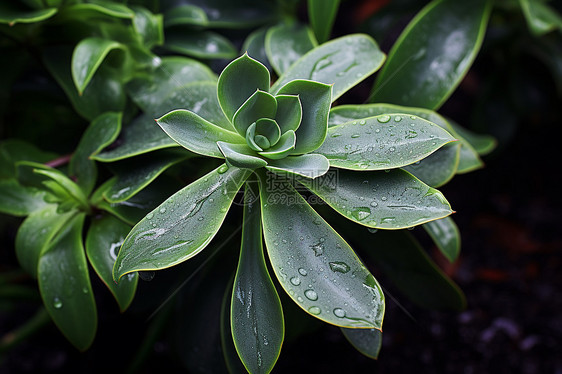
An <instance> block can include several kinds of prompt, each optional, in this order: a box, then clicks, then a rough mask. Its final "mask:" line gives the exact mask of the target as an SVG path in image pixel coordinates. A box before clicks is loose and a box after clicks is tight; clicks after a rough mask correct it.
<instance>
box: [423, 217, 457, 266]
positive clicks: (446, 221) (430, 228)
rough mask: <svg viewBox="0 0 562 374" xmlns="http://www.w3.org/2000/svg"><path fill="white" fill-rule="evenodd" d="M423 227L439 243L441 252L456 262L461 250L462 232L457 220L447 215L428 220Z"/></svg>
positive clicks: (438, 246)
mask: <svg viewBox="0 0 562 374" xmlns="http://www.w3.org/2000/svg"><path fill="white" fill-rule="evenodd" d="M423 228H424V229H425V231H427V233H428V234H429V235H430V236H431V238H432V239H433V241H434V242H435V244H437V248H439V250H440V251H441V253H443V255H444V256H445V257H447V259H448V260H449V261H450V262H455V261H456V259H457V258H458V257H459V253H460V251H461V234H460V232H459V228H458V227H457V225H456V223H455V221H453V219H452V218H451V217H445V218H443V219H438V220H436V221H432V222H428V223H426V224H424V225H423Z"/></svg>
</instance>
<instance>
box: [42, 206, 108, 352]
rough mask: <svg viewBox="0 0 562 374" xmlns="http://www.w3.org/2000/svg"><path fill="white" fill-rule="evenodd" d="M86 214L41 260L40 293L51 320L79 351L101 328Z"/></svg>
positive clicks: (67, 228) (75, 220) (61, 234)
mask: <svg viewBox="0 0 562 374" xmlns="http://www.w3.org/2000/svg"><path fill="white" fill-rule="evenodd" d="M84 218H85V215H84V214H78V215H76V216H75V217H74V218H72V219H71V220H70V221H69V222H68V223H67V224H66V225H65V227H64V228H63V229H62V230H61V231H60V232H59V234H58V235H57V236H56V238H54V239H53V240H52V242H51V243H50V244H49V246H48V248H47V249H46V250H45V251H44V253H43V254H42V255H41V258H40V259H39V265H38V270H37V274H38V279H39V290H40V291H41V297H42V298H43V303H44V304H45V307H46V308H47V311H48V312H49V314H50V315H51V318H52V319H53V321H54V322H55V324H56V325H57V327H58V328H59V329H60V330H61V332H62V333H63V334H64V335H65V336H66V338H67V339H68V340H69V341H70V342H71V343H72V344H73V345H74V346H75V347H76V348H78V349H79V350H81V351H84V350H86V349H87V348H88V347H89V346H90V345H91V344H92V341H93V340H94V336H95V335H96V328H97V312H96V302H95V300H94V296H93V293H92V286H91V285H90V277H89V275H88V264H87V263H86V255H85V253H84V247H83V245H82V228H83V226H84Z"/></svg>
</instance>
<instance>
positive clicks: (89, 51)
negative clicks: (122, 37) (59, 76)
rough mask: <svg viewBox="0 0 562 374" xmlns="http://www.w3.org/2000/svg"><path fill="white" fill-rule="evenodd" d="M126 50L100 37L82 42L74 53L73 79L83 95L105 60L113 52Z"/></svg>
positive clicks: (72, 64) (72, 63)
mask: <svg viewBox="0 0 562 374" xmlns="http://www.w3.org/2000/svg"><path fill="white" fill-rule="evenodd" d="M117 49H121V50H124V46H123V45H121V44H120V43H117V42H115V41H113V40H107V39H102V38H98V37H91V38H86V39H83V40H82V41H80V43H78V45H77V46H76V48H75V49H74V52H73V53H72V62H71V68H72V79H73V81H74V84H75V85H76V88H77V89H78V93H79V94H80V95H81V94H82V93H83V92H84V89H85V88H86V86H87V85H88V83H90V80H91V79H92V77H93V76H94V74H95V72H96V71H97V70H98V68H99V67H100V65H101V63H102V62H103V60H104V59H105V58H106V56H107V55H108V54H109V52H111V51H113V50H117Z"/></svg>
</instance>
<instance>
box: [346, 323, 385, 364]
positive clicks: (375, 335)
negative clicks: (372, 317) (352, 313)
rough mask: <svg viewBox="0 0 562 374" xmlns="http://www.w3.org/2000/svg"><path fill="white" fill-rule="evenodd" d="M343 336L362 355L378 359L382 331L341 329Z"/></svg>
mask: <svg viewBox="0 0 562 374" xmlns="http://www.w3.org/2000/svg"><path fill="white" fill-rule="evenodd" d="M341 331H342V333H343V336H345V338H346V339H347V340H348V341H349V342H350V343H351V345H353V347H354V348H355V349H357V350H358V351H359V352H361V353H362V354H363V355H365V356H367V357H369V358H374V359H375V360H376V359H377V358H378V357H379V352H380V350H381V347H382V331H380V330H377V329H346V328H343V327H342V328H341Z"/></svg>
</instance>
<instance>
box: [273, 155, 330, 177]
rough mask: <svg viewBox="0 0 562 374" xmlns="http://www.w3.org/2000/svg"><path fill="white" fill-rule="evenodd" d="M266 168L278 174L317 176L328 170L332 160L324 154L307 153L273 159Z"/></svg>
mask: <svg viewBox="0 0 562 374" xmlns="http://www.w3.org/2000/svg"><path fill="white" fill-rule="evenodd" d="M266 168H267V169H268V170H270V171H273V172H275V173H276V174H281V175H283V174H294V175H299V176H301V177H306V178H316V177H318V176H320V175H324V174H326V173H327V172H328V169H329V168H330V162H329V161H328V159H326V157H324V156H322V155H316V154H306V155H300V156H289V157H286V158H283V159H281V160H272V161H270V162H269V164H268V165H267V166H266Z"/></svg>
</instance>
